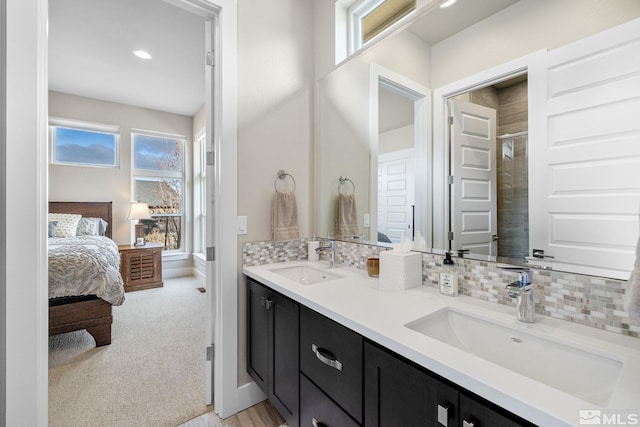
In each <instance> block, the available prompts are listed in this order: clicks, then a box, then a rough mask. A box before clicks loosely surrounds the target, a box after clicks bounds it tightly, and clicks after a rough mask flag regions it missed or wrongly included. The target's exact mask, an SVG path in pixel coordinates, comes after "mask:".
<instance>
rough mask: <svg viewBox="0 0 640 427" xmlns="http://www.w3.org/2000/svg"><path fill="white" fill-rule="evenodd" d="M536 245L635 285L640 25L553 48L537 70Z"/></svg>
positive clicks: (569, 264) (567, 262) (533, 81)
mask: <svg viewBox="0 0 640 427" xmlns="http://www.w3.org/2000/svg"><path fill="white" fill-rule="evenodd" d="M529 79H530V80H529V81H530V83H529V100H530V106H529V108H530V110H531V111H534V112H535V114H533V115H532V119H531V126H530V134H529V135H530V145H529V155H530V165H531V167H530V169H529V185H530V200H529V207H530V210H529V214H530V227H531V229H530V249H543V250H544V251H545V255H551V256H555V259H559V260H562V264H560V263H556V264H557V265H556V267H557V268H561V269H563V270H568V271H576V272H582V273H586V274H594V275H603V276H607V277H617V278H620V279H627V278H628V277H629V272H630V271H631V269H632V267H633V262H634V259H635V255H634V253H635V250H634V249H635V244H636V242H637V239H638V209H639V207H640V120H639V115H638V114H639V113H638V112H640V20H635V21H631V22H630V23H627V24H623V25H621V26H618V27H615V28H613V29H610V30H607V31H604V32H602V33H599V34H596V35H594V36H591V37H588V38H586V39H583V40H580V41H578V42H576V43H573V44H570V45H567V46H564V47H562V48H559V49H556V50H553V51H551V52H549V53H548V54H547V55H546V56H545V57H544V58H543V59H542V60H541V61H540V62H539V63H536V64H535V65H533V66H532V67H531V68H530V71H529Z"/></svg>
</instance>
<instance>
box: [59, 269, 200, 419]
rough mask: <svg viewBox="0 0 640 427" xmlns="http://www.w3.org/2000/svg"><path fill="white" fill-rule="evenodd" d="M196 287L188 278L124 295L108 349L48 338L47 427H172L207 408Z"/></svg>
mask: <svg viewBox="0 0 640 427" xmlns="http://www.w3.org/2000/svg"><path fill="white" fill-rule="evenodd" d="M199 286H202V285H201V284H200V283H198V280H197V279H196V278H194V277H187V278H179V279H169V280H165V282H164V287H163V288H156V289H149V290H144V291H137V292H129V293H127V294H126V301H125V302H124V304H123V305H122V306H120V307H114V310H113V318H114V319H113V328H112V342H111V344H110V345H107V346H103V347H99V348H96V347H95V343H94V341H93V338H91V336H90V335H89V334H88V333H87V332H86V331H78V332H71V333H68V334H63V335H58V336H56V337H51V338H50V339H49V425H50V426H61V427H62V426H64V427H72V426H83V427H87V426H100V427H105V426H107V427H110V426H118V427H126V426H153V427H158V426H167V427H174V426H177V425H178V424H181V423H182V422H184V421H186V420H189V419H192V418H194V417H196V416H198V415H200V414H202V413H204V412H206V411H207V410H208V409H210V408H207V407H206V406H205V403H204V402H205V344H204V336H205V305H206V300H205V298H206V294H203V293H201V292H199V291H198V289H197V288H198V287H199Z"/></svg>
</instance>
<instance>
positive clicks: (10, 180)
mask: <svg viewBox="0 0 640 427" xmlns="http://www.w3.org/2000/svg"><path fill="white" fill-rule="evenodd" d="M4 4H6V22H7V26H6V27H3V28H2V30H3V31H6V54H7V62H6V67H7V74H6V78H7V80H6V89H7V91H6V112H5V114H6V119H5V123H6V129H5V132H6V157H5V158H4V159H3V160H4V161H5V162H6V164H5V165H3V166H6V169H4V168H3V169H4V173H5V176H6V182H7V187H6V192H3V193H2V197H3V198H4V203H3V205H4V206H5V207H6V212H3V213H2V214H3V216H4V217H5V219H6V224H7V228H6V247H7V248H9V249H10V250H8V251H7V252H6V254H4V256H5V265H6V270H5V271H3V272H2V273H0V274H4V275H5V281H6V294H5V297H6V298H5V299H4V300H3V301H2V304H3V306H5V310H6V311H5V312H6V330H5V334H6V348H3V350H6V359H5V360H6V371H5V382H3V384H2V388H3V390H5V393H6V394H5V397H6V417H5V418H4V419H2V420H0V424H3V425H4V424H5V423H6V425H9V426H15V425H28V426H46V425H47V335H48V334H47V332H48V331H47V329H46V325H47V321H46V318H44V317H45V316H46V315H47V300H48V295H47V287H46V286H45V285H44V283H45V282H46V280H47V268H46V256H47V250H46V242H44V244H43V242H42V239H40V238H39V236H46V215H45V212H46V211H47V197H46V126H45V123H46V121H45V117H46V115H47V111H46V110H47V106H46V84H47V82H46V64H47V58H46V49H45V47H46V32H45V29H46V20H45V19H43V16H46V14H41V13H39V11H42V10H45V11H46V9H47V1H46V0H5V2H4Z"/></svg>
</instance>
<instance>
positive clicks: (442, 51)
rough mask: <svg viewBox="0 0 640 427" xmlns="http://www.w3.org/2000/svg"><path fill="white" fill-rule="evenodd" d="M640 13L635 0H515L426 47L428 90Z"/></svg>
mask: <svg viewBox="0 0 640 427" xmlns="http://www.w3.org/2000/svg"><path fill="white" fill-rule="evenodd" d="M638 16H640V2H639V1H634V0H562V1H558V0H520V1H519V2H517V3H516V4H514V5H513V6H510V7H508V8H506V9H504V10H502V11H501V12H499V13H497V14H495V15H493V16H491V17H489V18H487V19H485V20H483V21H481V22H479V23H478V24H476V25H473V26H472V27H470V28H468V29H466V30H465V31H461V32H460V33H458V34H456V35H454V36H452V37H449V38H448V39H446V40H444V41H442V42H440V43H438V44H436V45H434V46H433V47H432V48H431V61H432V64H433V68H432V75H431V88H434V89H435V88H438V87H441V86H443V85H445V84H447V83H451V82H455V81H457V80H460V79H461V78H463V77H466V76H469V75H471V74H475V73H477V72H480V71H482V70H485V69H487V68H491V67H493V66H496V65H499V64H502V63H505V62H507V61H510V60H513V59H516V58H518V57H521V56H524V55H526V54H528V53H531V52H535V51H537V50H539V49H544V48H547V49H549V50H551V49H554V48H557V47H559V46H563V45H565V44H567V43H570V42H572V41H576V40H579V39H581V38H584V37H586V36H588V35H591V34H595V33H597V32H600V31H602V30H605V29H607V28H611V27H613V26H615V25H618V24H621V23H623V22H627V21H630V20H632V19H634V18H636V17H638Z"/></svg>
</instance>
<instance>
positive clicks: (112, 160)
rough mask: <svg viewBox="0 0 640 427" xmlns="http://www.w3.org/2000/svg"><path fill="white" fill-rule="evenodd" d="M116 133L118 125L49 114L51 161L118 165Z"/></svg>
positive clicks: (91, 164)
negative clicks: (57, 117) (69, 118)
mask: <svg viewBox="0 0 640 427" xmlns="http://www.w3.org/2000/svg"><path fill="white" fill-rule="evenodd" d="M119 137H120V127H119V126H111V125H103V124H98V123H89V122H81V121H76V120H67V119H55V118H50V119H49V142H50V144H51V151H50V152H51V158H50V162H51V163H52V164H58V165H76V166H93V167H108V168H117V167H118V145H119V144H118V141H119Z"/></svg>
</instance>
